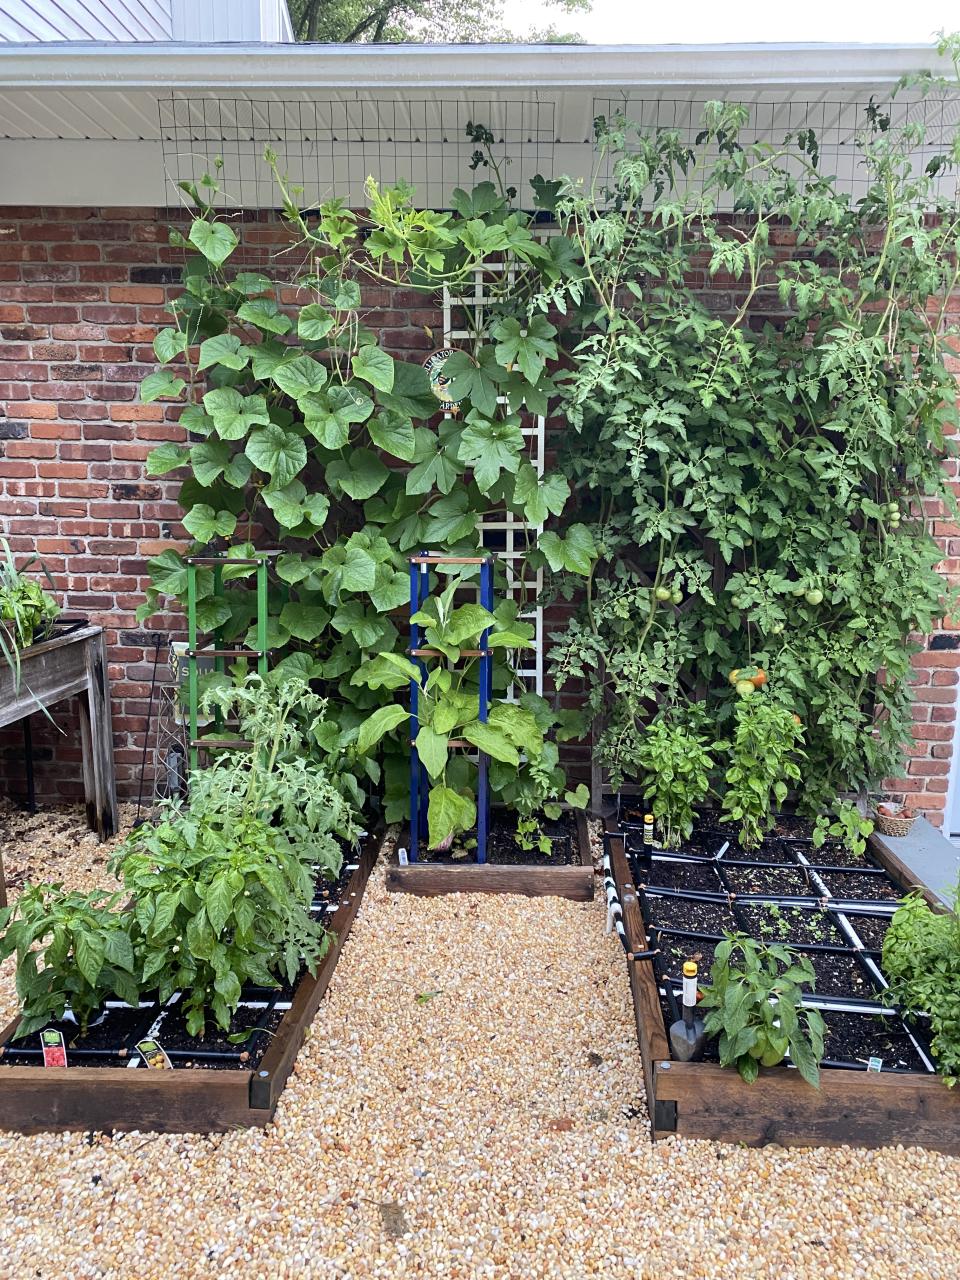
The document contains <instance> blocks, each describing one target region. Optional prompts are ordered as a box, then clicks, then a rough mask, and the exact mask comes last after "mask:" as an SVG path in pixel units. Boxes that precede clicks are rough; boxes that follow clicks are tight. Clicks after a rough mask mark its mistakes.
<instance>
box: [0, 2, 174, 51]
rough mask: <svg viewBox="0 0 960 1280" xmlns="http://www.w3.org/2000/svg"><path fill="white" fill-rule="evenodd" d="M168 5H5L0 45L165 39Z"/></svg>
mask: <svg viewBox="0 0 960 1280" xmlns="http://www.w3.org/2000/svg"><path fill="white" fill-rule="evenodd" d="M170 2H171V0H4V3H3V7H2V10H0V42H2V43H5V44H9V43H23V44H27V43H34V42H48V41H52V40H117V41H138V42H139V41H145V40H169V39H170V38H171V32H172V27H171V21H170Z"/></svg>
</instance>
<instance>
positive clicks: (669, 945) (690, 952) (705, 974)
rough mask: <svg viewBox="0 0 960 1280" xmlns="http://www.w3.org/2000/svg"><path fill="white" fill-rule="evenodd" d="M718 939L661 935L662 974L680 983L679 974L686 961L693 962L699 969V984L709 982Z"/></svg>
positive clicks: (670, 934) (669, 934)
mask: <svg viewBox="0 0 960 1280" xmlns="http://www.w3.org/2000/svg"><path fill="white" fill-rule="evenodd" d="M719 941H720V939H719V938H717V939H716V940H711V939H708V938H685V937H681V936H679V935H678V934H672V933H662V934H661V935H660V950H661V952H662V953H663V954H662V956H661V961H660V963H661V965H662V966H663V972H664V973H666V974H668V975H669V976H670V977H671V978H674V979H676V981H677V982H679V981H680V974H681V972H682V970H683V964H684V961H686V960H695V961H696V962H697V965H698V966H699V969H700V982H701V985H702V984H703V983H704V982H708V981H709V980H710V966H711V965H712V964H713V953H714V951H715V950H716V946H717V943H718V942H719Z"/></svg>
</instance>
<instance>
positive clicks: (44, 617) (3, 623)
mask: <svg viewBox="0 0 960 1280" xmlns="http://www.w3.org/2000/svg"><path fill="white" fill-rule="evenodd" d="M38 563H39V562H38V561H37V559H36V557H31V558H30V559H29V560H27V561H26V562H25V563H24V564H23V565H21V566H20V568H19V569H18V568H17V563H16V560H15V558H14V555H13V552H12V551H11V550H10V544H9V543H8V542H7V541H6V539H5V538H0V654H2V655H3V658H4V661H5V662H6V664H7V666H8V667H9V668H10V670H11V672H12V673H13V679H14V688H16V689H19V688H20V654H21V653H22V651H23V650H24V649H26V648H28V647H29V646H30V645H32V644H33V643H34V642H35V641H36V640H37V639H43V638H44V636H45V635H46V634H48V632H49V630H50V628H51V626H52V625H53V622H54V619H55V618H56V617H57V615H58V614H59V612H60V606H59V605H58V604H57V602H56V600H55V599H54V598H53V596H51V595H48V594H47V592H46V591H44V589H43V587H42V586H41V585H40V583H39V582H37V580H36V579H35V578H29V577H27V574H28V573H29V571H30V570H31V569H32V568H33V566H34V565H35V564H38ZM40 567H41V569H42V570H43V573H44V575H45V576H46V579H47V582H48V583H49V584H50V587H51V590H52V589H53V579H52V578H51V577H50V575H49V573H47V570H46V569H45V568H43V566H42V565H41V566H40Z"/></svg>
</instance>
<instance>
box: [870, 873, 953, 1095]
mask: <svg viewBox="0 0 960 1280" xmlns="http://www.w3.org/2000/svg"><path fill="white" fill-rule="evenodd" d="M883 972H884V975H885V976H886V978H887V981H888V982H889V983H890V988H891V995H892V997H893V999H894V1000H896V1001H897V1003H898V1004H899V1005H900V1007H901V1008H902V1009H903V1010H904V1011H905V1012H907V1013H910V1014H915V1015H918V1016H920V1017H927V1018H929V1019H930V1047H931V1048H932V1050H933V1053H934V1056H935V1057H936V1061H937V1070H938V1071H939V1072H940V1074H941V1076H942V1077H943V1079H944V1082H945V1083H946V1084H947V1085H949V1086H950V1087H952V1086H953V1085H955V1084H956V1083H957V1081H958V1080H960V921H958V919H957V913H956V910H955V909H954V910H953V911H947V912H937V911H932V910H931V908H930V907H929V906H928V904H927V903H926V902H925V901H924V899H923V898H922V897H921V896H920V895H919V894H917V893H912V894H910V895H909V896H908V897H907V898H906V899H905V901H904V903H903V905H902V906H900V907H898V908H897V910H896V911H895V912H894V915H893V920H892V921H891V924H890V928H889V929H888V930H887V932H886V935H885V937H884V939H883Z"/></svg>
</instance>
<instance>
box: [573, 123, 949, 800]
mask: <svg viewBox="0 0 960 1280" xmlns="http://www.w3.org/2000/svg"><path fill="white" fill-rule="evenodd" d="M748 119H749V112H748V109H747V108H746V107H744V106H742V105H739V104H723V103H718V102H713V103H708V104H707V105H706V107H705V109H704V112H703V119H702V127H701V131H700V133H699V135H698V136H697V137H696V139H695V140H694V142H693V144H692V145H691V144H690V143H689V142H688V141H687V140H686V139H685V138H684V137H683V136H682V135H681V134H680V133H678V132H677V131H675V130H670V129H654V130H648V129H646V128H645V127H642V126H639V125H633V124H629V123H627V122H626V121H624V120H622V119H609V120H607V119H603V118H601V119H599V120H598V121H597V122H596V129H597V163H596V168H595V172H594V174H593V176H592V178H591V179H590V180H588V181H587V182H585V183H581V182H575V181H565V182H564V185H563V190H562V192H561V195H560V198H559V201H558V212H559V217H560V221H561V225H562V228H563V230H564V231H565V233H566V234H567V235H568V237H569V238H570V239H571V240H572V242H573V243H574V245H575V249H576V253H577V255H578V256H579V258H580V259H581V261H582V267H583V273H584V278H585V283H586V297H585V300H584V307H585V308H586V305H587V303H588V302H589V304H591V307H592V311H591V312H590V313H589V314H588V323H587V324H586V325H585V326H583V325H581V326H580V327H579V328H577V329H575V330H574V332H573V334H572V336H571V348H572V353H571V354H572V367H571V369H570V373H569V376H568V377H567V378H566V379H565V381H564V383H563V387H564V394H563V409H564V412H565V416H566V418H567V420H568V421H569V424H570V430H569V431H568V433H567V440H568V446H569V447H568V449H567V451H566V454H565V459H564V466H565V471H566V474H567V475H568V477H569V479H570V480H571V482H572V483H573V485H574V486H575V488H576V491H577V499H578V509H579V511H580V513H581V518H582V519H584V520H585V522H586V523H587V524H588V526H589V528H590V530H591V532H592V533H593V535H594V540H595V543H596V546H597V547H598V548H599V550H600V557H599V559H598V560H597V562H596V563H595V564H594V565H593V567H592V570H591V571H590V573H589V576H588V581H587V592H586V601H585V604H584V606H583V608H582V609H581V611H580V613H579V615H578V617H577V619H576V620H575V621H574V622H573V623H572V624H571V625H570V626H569V627H568V628H567V629H566V630H565V631H564V632H563V633H560V634H556V635H554V636H553V637H552V639H553V641H554V644H553V663H554V672H555V675H556V678H557V680H558V682H559V683H560V684H561V685H562V684H563V683H565V682H567V681H570V680H574V679H583V680H584V681H585V682H586V685H587V698H588V708H589V710H590V711H592V712H593V713H595V714H596V715H597V716H598V717H600V718H601V725H600V732H599V735H598V739H597V748H596V749H597V751H598V753H599V755H600V758H601V760H602V762H603V763H604V765H605V766H606V767H607V769H608V770H609V771H610V772H611V773H613V774H617V773H626V774H628V775H629V774H633V773H635V772H636V767H637V766H636V760H635V749H636V748H635V744H636V737H637V727H638V726H639V725H640V724H642V723H643V722H644V721H645V720H646V719H648V718H649V716H650V714H651V713H652V710H653V709H655V708H656V707H657V706H669V705H670V704H671V703H673V702H674V701H675V700H676V699H677V698H678V696H679V699H680V700H681V701H682V700H683V699H684V698H686V697H688V696H694V697H699V698H705V699H706V701H707V706H708V708H709V710H710V713H711V714H712V715H714V717H715V718H716V720H717V721H718V722H720V723H721V724H725V722H726V721H727V720H728V719H729V718H730V716H731V715H732V704H731V702H730V701H729V699H727V698H726V697H725V695H724V692H723V690H724V687H725V679H726V674H727V672H728V671H729V670H730V668H733V667H745V666H748V665H749V666H751V667H757V668H759V667H762V668H763V669H764V670H765V671H767V672H769V674H770V678H771V689H770V692H769V695H768V696H770V697H771V698H772V699H773V700H774V701H776V702H778V703H781V704H782V705H783V707H784V708H785V709H786V710H787V711H790V712H793V711H796V712H797V713H798V714H799V715H800V717H801V718H802V721H803V724H804V726H805V731H806V734H805V736H806V761H805V766H804V788H803V792H802V794H801V796H800V797H799V799H800V802H801V804H802V805H803V806H804V808H805V809H806V811H808V812H809V813H810V814H811V815H815V814H817V813H819V812H820V811H821V810H822V809H824V808H829V807H830V806H831V805H832V804H833V802H834V801H835V799H836V798H837V797H839V796H842V795H844V794H845V793H849V792H851V791H853V792H858V791H863V790H866V789H870V788H873V787H875V786H876V784H877V783H878V781H879V780H880V779H882V778H883V777H884V776H887V775H891V774H892V775H896V774H897V772H898V770H899V768H900V766H901V764H902V749H903V747H904V745H905V744H906V743H907V742H908V741H909V738H910V731H911V716H910V687H909V680H910V674H911V666H910V655H911V653H912V652H914V651H915V649H916V645H915V643H914V637H915V636H916V635H917V634H918V633H919V634H926V633H928V632H930V631H931V630H932V629H933V628H934V626H935V625H936V624H937V623H938V621H939V620H940V619H941V618H942V617H943V616H944V614H945V613H946V612H948V611H949V606H950V603H951V598H952V593H951V592H950V590H949V589H948V588H947V586H946V584H945V582H944V580H943V578H942V577H941V576H940V574H939V573H938V572H937V564H938V562H939V560H940V558H941V551H940V549H939V548H938V547H937V544H936V543H935V541H934V540H933V538H932V537H931V536H930V533H929V530H928V529H927V526H926V524H925V512H926V511H928V510H937V509H941V510H945V511H950V510H952V509H953V507H954V500H953V495H952V493H951V491H950V486H949V483H948V476H947V474H946V472H945V470H944V466H943V463H944V459H945V458H946V457H948V456H949V454H950V452H951V450H950V447H949V445H948V439H947V438H948V437H949V436H951V435H952V434H953V433H954V431H955V429H956V426H957V420H958V419H957V408H956V386H955V380H954V375H953V373H952V372H951V370H950V369H949V368H948V363H949V361H950V359H951V352H952V350H953V344H954V343H955V341H956V338H957V334H958V329H957V326H956V316H955V313H951V312H950V311H949V303H948V300H949V299H950V298H951V297H952V296H955V292H956V288H957V285H958V283H960V263H958V261H957V255H956V252H955V244H956V241H957V238H958V234H960V217H958V213H957V208H956V205H955V204H954V202H953V201H952V200H951V199H950V198H944V197H942V196H940V195H939V194H938V190H937V187H936V183H937V182H939V181H940V180H942V178H943V176H944V175H945V174H950V173H951V172H955V171H956V166H957V162H958V159H960V147H958V146H957V145H956V144H951V145H948V146H947V147H946V148H945V150H944V153H943V154H942V155H937V156H936V157H935V158H934V159H933V160H931V162H930V163H929V165H928V166H927V168H926V170H924V171H918V170H917V168H916V165H915V162H914V160H913V158H912V157H913V155H914V154H915V152H916V150H917V148H918V147H919V145H920V144H921V143H922V141H923V138H922V130H921V127H920V126H918V125H915V124H909V125H906V126H903V127H902V128H901V127H897V126H896V125H894V124H893V122H892V121H891V118H890V117H889V115H887V114H885V113H884V112H883V111H882V110H881V109H880V108H878V107H877V106H876V104H871V105H870V107H869V108H868V110H867V112H866V114H865V116H864V118H863V121H862V128H861V129H860V130H859V132H858V138H857V143H858V146H859V151H860V157H861V173H862V175H863V176H864V177H865V179H866V183H867V191H866V194H865V196H864V197H863V198H862V199H855V198H854V197H853V196H852V195H851V194H850V193H849V192H845V191H842V190H841V189H840V187H839V184H838V182H837V180H836V179H835V178H833V177H832V176H830V172H829V167H827V166H824V165H823V163H822V161H821V156H820V151H819V143H818V139H817V137H816V135H815V133H814V131H813V130H810V129H806V128H804V129H802V130H801V131H800V132H791V133H788V134H786V135H785V137H784V138H783V141H782V143H780V144H779V145H768V144H767V143H765V142H764V143H753V142H750V141H748V140H747V139H746V138H745V137H744V126H745V125H746V124H747V122H748ZM721 280H722V281H723V284H722V289H723V292H722V293H719V292H718V287H719V286H720V281H721ZM881 671H882V672H883V676H882V679H878V678H877V673H878V672H881Z"/></svg>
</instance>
